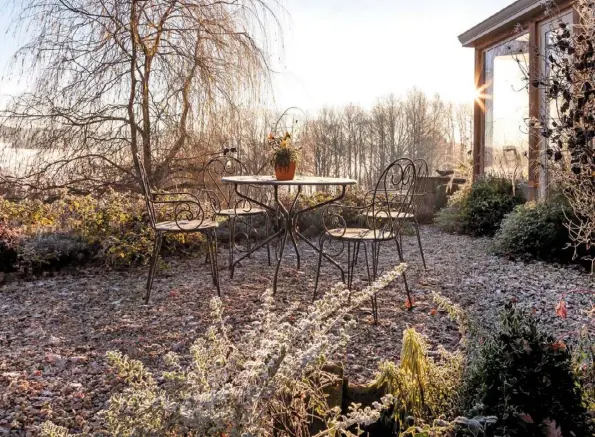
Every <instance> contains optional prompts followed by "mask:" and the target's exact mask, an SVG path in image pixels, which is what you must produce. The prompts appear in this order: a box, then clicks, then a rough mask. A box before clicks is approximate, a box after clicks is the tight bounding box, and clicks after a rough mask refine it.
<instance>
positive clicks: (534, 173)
mask: <svg viewBox="0 0 595 437" xmlns="http://www.w3.org/2000/svg"><path fill="white" fill-rule="evenodd" d="M538 29H539V28H538V26H537V24H536V22H535V21H533V22H531V23H529V29H528V30H529V118H530V119H531V121H530V123H529V153H528V156H527V158H528V161H529V162H528V165H529V168H528V175H529V178H528V179H529V180H528V185H529V187H530V188H531V190H530V194H529V196H530V197H531V199H530V200H533V198H534V197H535V195H536V191H537V188H538V187H539V172H540V166H539V151H540V148H541V135H540V133H539V127H538V126H537V125H536V124H535V123H533V122H532V121H533V120H539V118H540V106H541V102H540V100H541V99H540V92H539V87H535V86H533V83H534V82H535V81H539V75H540V74H541V65H540V57H539V32H538Z"/></svg>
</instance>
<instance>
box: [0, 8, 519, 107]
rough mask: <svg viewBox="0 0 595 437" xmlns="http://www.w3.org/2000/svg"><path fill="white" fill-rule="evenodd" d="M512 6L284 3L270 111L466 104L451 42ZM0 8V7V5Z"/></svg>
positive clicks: (8, 44)
mask: <svg viewBox="0 0 595 437" xmlns="http://www.w3.org/2000/svg"><path fill="white" fill-rule="evenodd" d="M511 2H512V0H284V1H283V5H284V7H285V9H286V11H287V14H286V16H285V17H283V19H282V22H283V36H284V49H283V53H282V55H281V57H279V58H277V62H276V63H275V64H276V65H275V67H276V69H277V70H278V72H276V73H275V74H274V75H273V95H274V98H275V106H277V107H278V108H286V107H290V106H297V107H299V108H301V109H304V110H306V111H316V110H317V109H319V108H321V107H322V106H342V105H346V104H349V103H353V104H359V105H362V106H363V107H366V108H369V107H370V106H372V105H373V104H374V102H375V101H377V99H378V98H380V97H383V96H387V95H388V94H390V93H394V94H396V95H397V96H399V95H404V94H405V93H406V92H407V90H409V89H411V88H412V87H414V86H415V87H417V88H419V89H421V90H423V91H425V92H426V93H428V94H434V93H439V94H440V96H441V97H442V98H443V99H445V100H451V101H454V102H461V103H462V102H471V101H472V99H473V95H474V90H473V49H468V48H463V47H461V45H460V43H459V41H458V39H457V36H458V35H459V34H461V33H463V32H464V31H466V30H467V29H469V28H471V27H472V26H474V25H475V24H477V23H479V22H480V21H482V20H484V19H485V18H487V17H489V16H490V15H492V14H494V13H495V12H497V11H499V10H500V9H502V8H503V7H505V6H507V5H508V4H510V3H511ZM0 3H1V2H0ZM9 23H10V16H9V13H8V12H7V11H6V10H5V9H2V8H0V72H1V73H2V74H1V75H0V95H3V94H4V95H6V94H7V93H8V94H10V93H13V92H18V91H19V90H21V89H22V86H21V85H19V81H18V78H15V77H7V75H6V69H5V68H4V66H5V64H6V63H7V62H8V60H9V59H10V55H11V54H12V53H13V52H14V50H15V49H16V48H17V47H18V45H19V43H22V41H20V42H18V41H15V40H14V38H12V37H11V36H10V34H7V32H6V29H7V27H8V25H9Z"/></svg>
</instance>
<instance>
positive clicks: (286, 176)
mask: <svg viewBox="0 0 595 437" xmlns="http://www.w3.org/2000/svg"><path fill="white" fill-rule="evenodd" d="M275 177H276V178H277V180H278V181H291V180H293V178H294V177H295V162H290V163H289V167H287V168H284V167H279V166H275Z"/></svg>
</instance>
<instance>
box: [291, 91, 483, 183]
mask: <svg viewBox="0 0 595 437" xmlns="http://www.w3.org/2000/svg"><path fill="white" fill-rule="evenodd" d="M471 132H472V111H471V108H470V106H468V105H455V104H453V103H449V102H445V101H443V100H441V99H440V97H439V96H437V95H436V96H434V97H432V98H429V97H428V96H426V95H425V94H424V93H423V92H421V91H420V90H418V89H415V88H413V89H412V90H410V91H409V92H408V93H407V95H406V96H405V97H404V98H402V99H399V98H397V97H395V96H394V95H389V96H388V97H386V98H383V99H379V100H378V102H377V103H376V104H375V105H374V107H373V108H371V110H367V111H366V110H364V109H363V108H361V107H359V106H354V105H349V106H346V107H344V108H340V109H335V108H323V109H322V110H321V111H320V113H319V114H318V115H317V116H316V117H315V118H313V119H312V120H310V121H308V126H307V129H306V134H305V135H304V138H303V139H302V141H303V144H304V148H305V149H306V150H307V153H306V154H305V155H306V156H307V157H308V160H307V168H308V169H310V171H311V172H312V173H314V174H317V175H326V176H337V177H340V176H347V177H351V178H355V179H357V180H358V181H360V184H362V185H364V186H367V187H370V186H372V185H373V184H374V182H375V181H376V179H377V177H378V175H379V174H380V173H381V172H382V170H383V169H384V168H385V167H386V166H387V165H388V164H389V163H390V162H392V161H394V160H395V159H397V158H399V157H404V156H406V157H410V158H412V159H417V158H423V159H425V160H426V161H428V164H429V165H430V168H431V169H436V168H442V169H452V168H454V167H455V166H456V165H457V164H458V163H460V162H461V161H463V160H464V159H465V158H466V154H467V152H468V151H469V150H470V149H471V141H472V134H471Z"/></svg>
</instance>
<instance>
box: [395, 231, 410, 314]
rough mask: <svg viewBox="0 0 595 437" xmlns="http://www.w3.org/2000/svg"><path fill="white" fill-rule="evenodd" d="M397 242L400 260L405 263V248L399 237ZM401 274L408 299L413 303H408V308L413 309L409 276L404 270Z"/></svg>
mask: <svg viewBox="0 0 595 437" xmlns="http://www.w3.org/2000/svg"><path fill="white" fill-rule="evenodd" d="M395 243H396V245H397V252H398V254H399V262H401V263H404V262H405V259H404V258H403V250H402V248H401V245H400V244H399V240H398V239H397V238H395ZM401 276H403V283H404V284H405V292H406V293H407V299H408V301H409V303H410V304H411V305H408V309H409V310H412V309H413V300H411V294H410V293H409V284H407V276H406V275H405V272H403V273H402V274H401Z"/></svg>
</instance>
